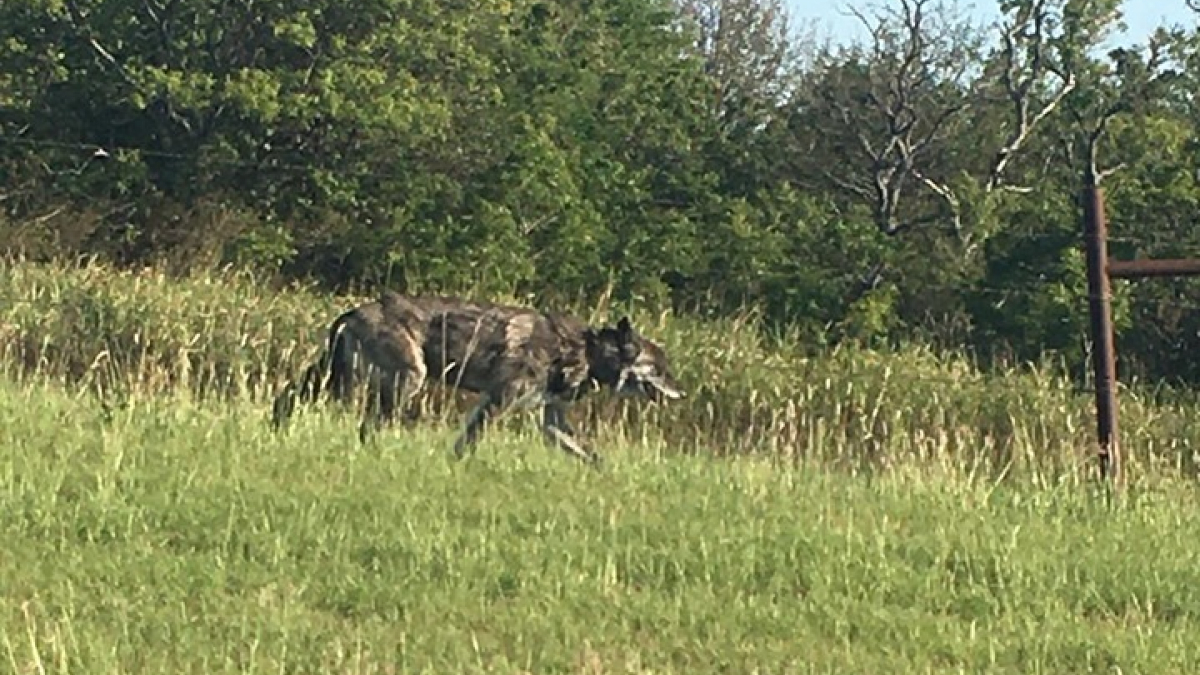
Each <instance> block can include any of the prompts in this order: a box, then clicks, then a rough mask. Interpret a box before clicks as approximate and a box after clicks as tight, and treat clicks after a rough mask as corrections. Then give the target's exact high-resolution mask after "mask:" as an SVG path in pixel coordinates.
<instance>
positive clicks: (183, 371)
mask: <svg viewBox="0 0 1200 675" xmlns="http://www.w3.org/2000/svg"><path fill="white" fill-rule="evenodd" d="M361 300H362V298H357V297H332V296H328V295H322V294H318V293H314V292H312V291H310V290H305V289H301V288H292V289H287V290H286V291H283V292H281V291H276V290H273V289H272V288H271V287H270V286H269V285H268V284H265V283H263V282H262V281H261V280H258V279H255V278H253V277H252V276H250V275H247V274H243V273H236V272H229V273H224V274H217V275H202V276H195V277H190V278H184V279H174V278H170V277H167V276H165V275H163V274H161V273H159V272H156V271H154V270H147V271H142V272H129V271H114V270H112V269H110V268H107V267H104V266H101V265H91V264H88V265H79V266H69V265H34V264H27V263H22V262H14V261H5V260H0V367H3V366H7V367H9V369H10V370H13V371H14V372H15V373H17V374H20V375H22V376H33V379H34V380H36V381H44V380H52V381H57V382H61V383H64V384H65V385H66V386H68V387H70V388H73V389H74V388H86V389H90V390H93V391H100V392H103V393H104V395H105V396H107V397H109V398H113V399H118V400H119V399H122V398H125V397H129V396H135V395H138V396H145V395H151V394H158V393H167V394H169V393H171V392H176V391H186V392H190V393H191V394H193V395H194V396H198V397H202V398H204V399H209V400H233V401H246V400H249V401H259V402H261V401H264V400H267V399H269V398H270V396H271V395H272V394H273V393H274V392H275V391H276V390H277V388H278V387H280V386H281V385H282V383H283V381H284V380H285V379H286V378H287V377H289V376H292V375H295V374H296V373H298V372H299V370H300V369H301V368H302V367H303V366H305V365H307V363H308V362H309V361H310V360H311V359H312V358H314V357H315V356H316V354H317V351H318V349H320V348H321V346H322V345H323V344H324V339H325V332H324V331H325V330H326V329H327V327H328V325H329V323H330V321H332V319H333V317H334V316H336V315H337V314H338V313H339V312H341V311H343V310H344V309H346V308H348V307H350V306H352V305H353V304H355V303H357V302H360V301H361ZM576 311H578V312H579V314H581V315H582V316H585V317H598V318H608V319H614V318H615V316H616V315H617V314H619V313H620V312H619V311H618V309H616V308H610V307H604V306H600V307H578V308H576ZM631 311H632V313H633V317H634V321H635V325H636V326H637V327H638V328H639V329H640V330H642V331H643V332H644V333H646V334H647V335H650V336H652V337H653V338H654V339H656V340H658V341H659V342H661V343H662V344H663V345H664V346H665V347H666V349H667V351H668V353H669V354H670V357H671V361H672V364H673V366H674V369H675V371H676V373H677V375H678V377H679V379H680V381H681V382H682V383H683V384H684V386H685V387H686V388H687V390H688V393H689V397H688V399H687V400H686V401H685V402H682V403H681V404H678V405H670V406H663V407H644V406H629V405H615V404H613V403H611V402H609V401H607V400H602V399H601V400H590V401H587V402H586V403H585V404H584V405H582V406H580V415H581V419H582V422H581V423H582V426H583V429H584V430H585V431H587V432H588V433H592V434H599V433H607V432H608V430H611V429H617V430H618V431H619V434H618V436H617V437H615V438H610V439H608V440H611V441H612V442H617V443H629V442H638V443H641V442H652V443H659V444H663V445H665V446H667V447H668V448H670V449H672V450H677V451H681V452H687V453H692V454H702V455H709V456H729V455H739V456H745V455H752V456H759V457H772V458H781V459H785V460H788V461H792V460H796V459H806V460H808V459H817V460H821V461H823V462H826V463H828V464H830V465H837V466H842V467H847V468H850V469H854V470H865V469H869V470H876V469H884V470H886V469H887V468H889V467H895V466H901V465H910V464H919V465H932V464H937V465H941V466H942V467H943V468H945V469H946V470H955V471H959V472H964V473H972V474H976V475H981V476H989V477H1000V476H1007V477H1017V478H1021V479H1023V480H1032V481H1036V482H1040V483H1044V484H1053V483H1055V482H1057V481H1059V480H1062V479H1064V478H1078V477H1079V476H1080V475H1081V474H1082V473H1083V472H1085V471H1087V472H1090V471H1092V470H1093V469H1092V465H1093V464H1094V455H1095V450H1094V447H1093V446H1094V438H1095V433H1094V426H1093V422H1092V420H1093V415H1094V413H1093V401H1092V395H1091V394H1090V393H1089V392H1088V391H1086V390H1082V389H1079V388H1077V387H1076V386H1075V385H1073V384H1072V383H1071V382H1069V381H1068V380H1067V379H1065V378H1063V377H1061V376H1058V375H1056V374H1055V373H1054V372H1053V371H1051V370H1050V369H1048V368H1044V367H1022V368H1014V369H1012V370H1010V371H1008V372H1000V373H990V374H989V373H983V372H980V371H979V370H978V369H977V368H975V367H974V366H973V365H972V363H971V361H970V360H969V359H967V358H965V357H964V356H963V355H960V354H941V353H934V352H933V351H931V350H929V349H925V348H920V347H909V348H905V349H901V350H897V351H879V350H871V349H863V348H856V347H846V348H843V349H840V350H838V351H835V352H832V353H825V354H818V355H811V354H808V353H807V352H806V350H805V349H804V345H803V344H801V343H799V341H798V340H796V339H795V338H786V339H778V340H770V341H768V340H767V339H765V338H764V336H763V332H762V331H761V330H760V328H759V325H758V323H757V322H756V321H755V319H754V314H753V313H751V312H747V313H746V314H745V315H744V316H740V317H734V318H730V319H724V320H711V321H709V320H700V319H697V318H694V317H689V316H679V315H675V314H671V313H662V312H654V311H651V310H650V309H649V308H633V309H632V310H631ZM1080 311H1085V308H1082V307H1081V308H1080ZM13 366H15V368H14V367H13ZM428 393H429V394H430V397H429V400H428V402H429V403H432V404H433V410H434V411H435V412H440V411H444V407H441V408H439V404H440V401H439V399H438V397H437V396H436V394H437V390H436V388H432V389H430V390H429V391H428ZM459 411H460V412H461V408H460V409H459ZM449 412H450V419H453V418H456V417H457V413H455V411H453V410H451V411H449ZM1120 414H1121V434H1122V447H1123V449H1124V451H1125V453H1126V454H1127V459H1128V467H1129V470H1130V473H1131V474H1133V475H1138V474H1143V473H1164V472H1167V473H1173V474H1176V475H1187V476H1195V475H1196V474H1197V458H1200V425H1197V424H1195V422H1194V421H1195V419H1196V417H1197V415H1198V414H1200V405H1197V404H1196V403H1194V402H1191V403H1189V402H1186V401H1182V400H1174V401H1170V402H1165V401H1162V400H1159V397H1157V396H1151V395H1150V394H1149V393H1147V392H1146V391H1145V390H1144V389H1143V388H1140V387H1131V388H1129V389H1122V391H1121V399H1120Z"/></svg>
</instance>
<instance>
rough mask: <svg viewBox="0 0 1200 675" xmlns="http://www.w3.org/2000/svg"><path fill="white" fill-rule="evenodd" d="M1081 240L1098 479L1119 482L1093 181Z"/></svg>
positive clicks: (1113, 373) (1100, 197) (1107, 297)
mask: <svg viewBox="0 0 1200 675" xmlns="http://www.w3.org/2000/svg"><path fill="white" fill-rule="evenodd" d="M1083 236H1084V242H1085V245H1086V248H1087V285H1088V306H1089V310H1090V314H1091V319H1092V321H1091V324H1092V368H1093V370H1094V371H1095V376H1096V440H1097V442H1098V443H1099V456H1098V459H1099V460H1100V479H1101V480H1104V479H1110V480H1111V481H1112V482H1113V484H1119V483H1120V480H1121V452H1120V445H1119V443H1118V435H1117V390H1116V386H1117V357H1116V351H1115V345H1114V337H1113V321H1112V302H1111V297H1112V293H1111V284H1110V281H1109V275H1108V224H1107V223H1106V222H1105V216H1104V193H1103V191H1102V190H1101V188H1100V187H1099V186H1097V185H1096V184H1095V183H1094V181H1088V182H1087V184H1086V185H1085V187H1084V189H1083Z"/></svg>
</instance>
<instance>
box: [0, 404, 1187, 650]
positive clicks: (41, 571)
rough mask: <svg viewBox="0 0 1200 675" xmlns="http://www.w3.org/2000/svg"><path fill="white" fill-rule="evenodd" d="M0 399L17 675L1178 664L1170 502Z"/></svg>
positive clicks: (6, 624) (1, 481) (9, 638)
mask: <svg viewBox="0 0 1200 675" xmlns="http://www.w3.org/2000/svg"><path fill="white" fill-rule="evenodd" d="M265 417H266V407H265V405H264V404H256V403H250V402H240V403H233V404H217V403H207V404H204V403H197V402H195V401H193V400H191V399H190V398H188V397H183V396H181V397H176V398H167V397H161V398H149V399H146V398H141V397H132V398H130V399H129V400H127V401H126V402H125V404H124V405H123V406H120V407H115V408H114V407H109V406H104V405H101V404H100V403H99V402H98V401H97V400H95V399H94V398H93V397H91V396H90V395H87V394H67V393H65V392H63V391H62V390H60V389H58V388H57V387H54V386H52V385H42V384H37V385H28V386H16V385H13V384H10V383H7V382H0V447H2V448H3V452H2V453H0V537H2V538H3V541H4V547H3V553H2V554H0V606H3V607H4V608H5V609H4V611H3V613H0V637H2V638H3V645H2V646H3V649H4V652H3V661H2V663H3V664H4V669H5V670H8V669H11V671H12V672H20V673H26V672H29V673H35V672H47V673H66V672H76V673H83V672H86V673H147V672H172V673H248V672H339V673H390V672H430V673H433V672H437V673H446V672H454V673H460V672H505V673H521V672H531V673H550V672H564V673H616V672H621V673H625V672H636V673H650V672H654V673H709V672H712V673H715V672H737V673H750V672H772V673H785V672H797V673H799V672H828V673H872V674H874V673H880V672H922V673H924V672H946V673H951V672H1012V673H1030V672H1054V673H1061V672H1118V669H1119V672H1130V673H1132V672H1143V673H1189V672H1196V669H1197V668H1198V667H1200V652H1198V651H1197V650H1196V649H1195V644H1197V641H1198V640H1200V572H1198V570H1200V560H1197V558H1198V554H1197V549H1196V547H1195V545H1194V542H1195V541H1196V540H1197V538H1198V537H1200V515H1197V514H1200V508H1198V507H1200V504H1197V500H1196V496H1195V494H1194V492H1193V490H1192V489H1191V488H1190V487H1184V486H1182V485H1179V484H1176V482H1175V481H1173V480H1166V479H1163V480H1155V481H1153V482H1150V481H1142V482H1141V483H1139V484H1136V485H1135V486H1134V487H1133V488H1132V490H1131V491H1130V493H1129V494H1128V495H1127V496H1126V498H1125V499H1124V501H1121V502H1119V503H1117V504H1115V505H1111V506H1110V505H1108V504H1107V502H1106V500H1105V499H1104V498H1103V497H1102V496H1100V495H1098V494H1097V493H1096V492H1095V490H1093V489H1090V488H1089V487H1088V486H1086V485H1079V484H1075V483H1073V482H1062V483H1060V484H1057V485H1052V484H1047V485H1041V486H1036V485H1032V484H1028V483H1016V482H1005V483H1001V484H997V483H991V482H988V481H984V480H969V479H968V477H966V476H964V475H962V474H960V473H957V472H954V471H947V470H944V469H942V468H939V467H937V466H930V467H918V466H915V465H913V466H905V467H899V468H896V469H894V470H892V471H891V472H888V473H887V474H886V475H878V476H875V477H873V478H870V479H865V478H863V477H855V476H851V475H848V474H846V473H844V472H828V471H824V470H822V469H820V467H819V466H818V465H816V464H805V465H801V466H797V467H787V466H780V465H779V464H778V463H773V462H769V461H765V460H763V459H757V458H749V457H743V458H729V459H726V460H722V461H713V460H712V459H711V458H707V457H696V456H685V455H680V454H678V453H674V452H664V448H663V447H662V446H661V444H658V443H656V442H650V443H648V444H642V443H627V444H622V445H610V444H602V445H601V447H600V450H601V452H603V453H604V454H605V456H606V458H607V459H608V462H607V464H606V468H605V469H604V470H603V471H595V470H592V469H589V468H586V467H584V466H583V465H581V464H580V463H578V462H576V461H574V460H572V459H571V458H568V457H567V456H565V455H563V454H561V453H559V452H557V451H555V450H552V449H550V448H547V447H545V446H543V445H541V444H540V443H538V442H537V441H536V440H535V436H534V435H533V432H534V429H533V428H532V427H531V426H528V425H526V426H520V425H518V427H517V429H516V430H515V431H512V432H507V433H497V434H495V435H493V436H490V437H488V438H487V440H486V441H485V442H484V444H483V445H482V446H481V447H480V448H479V450H478V452H477V453H476V454H475V455H474V456H473V457H471V458H469V459H468V460H466V461H463V462H456V461H453V460H452V459H450V455H449V452H448V450H449V443H450V440H451V438H452V435H451V434H452V432H453V431H454V429H453V428H448V427H446V426H445V425H442V424H440V423H435V422H431V423H422V424H418V425H417V426H415V427H414V428H412V429H408V430H404V429H397V430H393V431H389V432H386V433H385V434H383V436H382V437H381V439H380V443H379V444H378V445H377V446H374V447H365V448H364V447H361V446H359V445H358V444H357V440H356V437H355V433H354V426H355V425H354V420H353V418H349V417H339V416H337V415H336V414H334V413H332V412H330V411H318V412H313V413H311V414H308V415H304V416H301V417H299V418H297V421H296V424H295V426H294V427H293V428H292V429H291V430H290V431H289V432H288V433H286V434H283V435H278V436H277V435H273V434H271V433H270V432H269V431H268V428H267V425H266V421H265Z"/></svg>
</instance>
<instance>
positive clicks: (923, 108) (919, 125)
mask: <svg viewBox="0 0 1200 675" xmlns="http://www.w3.org/2000/svg"><path fill="white" fill-rule="evenodd" d="M1062 2H1063V0H1030V1H1029V2H1026V3H1023V4H1020V5H1018V6H1016V7H1015V8H1014V9H1012V10H1011V11H1010V12H1009V13H1008V15H1007V16H1006V17H1005V18H1004V19H1003V20H1002V21H1001V22H1000V23H999V24H998V25H997V26H996V28H997V30H998V32H999V34H1000V35H999V38H1000V39H999V40H998V41H997V42H998V46H997V47H996V51H995V52H993V53H991V54H984V53H983V48H982V45H983V42H982V40H981V39H980V35H981V31H980V30H979V29H978V27H975V26H972V25H970V24H969V23H968V22H966V21H957V20H953V19H951V18H949V17H952V16H954V15H955V12H954V10H953V8H951V7H947V6H946V5H944V4H942V3H941V2H940V1H938V0H899V2H898V3H896V5H895V6H893V7H889V8H886V9H882V10H878V11H877V12H875V13H874V14H873V15H870V16H868V15H867V14H866V13H864V12H861V11H857V10H856V11H854V12H853V14H854V15H855V16H856V17H857V18H858V19H859V21H860V22H861V23H862V25H863V26H864V27H865V28H866V29H867V31H868V35H869V37H868V40H867V43H866V45H865V46H864V47H861V48H858V49H857V51H850V52H843V53H836V54H832V53H831V54H828V55H827V57H826V62H825V64H824V65H825V72H826V73H831V72H838V71H839V69H840V71H841V76H840V77H834V78H832V79H827V80H826V81H825V82H824V83H823V86H822V87H820V88H819V94H818V97H817V98H818V101H819V103H820V105H821V107H823V108H825V110H826V115H828V116H832V118H833V119H834V120H837V121H838V122H839V123H840V126H842V129H841V130H840V133H842V134H843V135H844V136H848V138H847V139H846V141H847V142H846V143H845V145H846V147H845V148H844V150H845V152H847V153H850V155H851V157H858V158H860V161H859V162H858V163H854V164H852V166H863V167H865V169H860V170H857V171H846V170H845V169H844V167H830V168H829V169H827V170H826V171H825V179H826V180H827V181H829V182H830V183H831V184H832V185H834V186H836V187H837V188H839V189H840V190H842V191H844V192H846V193H848V194H851V195H853V196H855V197H856V198H858V199H861V200H862V201H863V202H865V203H867V204H869V205H870V206H871V207H872V211H873V213H874V219H875V222H876V224H877V225H878V227H879V228H880V230H881V231H883V232H884V233H886V234H888V235H896V234H899V233H901V232H904V231H906V230H909V229H911V228H913V227H916V226H919V225H922V224H926V223H932V222H947V223H949V225H950V227H951V229H952V230H953V232H954V233H956V234H958V235H959V236H963V229H964V228H963V223H962V218H963V208H962V205H961V203H960V195H959V192H958V190H957V189H956V188H955V185H954V184H953V181H952V180H950V178H949V177H948V176H947V174H946V172H945V171H944V170H942V168H941V167H942V165H943V164H945V162H942V161H940V160H941V157H942V155H944V153H946V152H947V151H948V150H949V149H950V148H951V146H952V145H953V144H954V143H955V142H959V138H958V137H960V136H961V135H962V134H963V133H964V132H965V131H967V130H968V129H969V128H970V126H971V125H972V124H974V120H975V118H976V117H978V116H979V115H981V114H983V112H984V111H987V110H995V109H996V106H997V105H998V104H999V105H1001V106H1002V107H1003V109H1005V110H1007V112H1006V113H1004V115H1003V126H1002V130H1003V131H1002V137H1000V138H998V139H997V147H995V148H994V149H992V150H990V151H989V150H988V149H987V148H983V149H981V153H982V155H981V156H984V157H990V158H991V159H990V161H987V162H984V164H985V166H982V168H981V169H978V170H979V171H981V172H982V174H981V175H976V176H974V178H976V179H977V180H978V183H979V187H980V189H981V190H982V191H983V192H984V193H990V192H993V191H996V190H999V189H1005V190H1015V191H1021V190H1024V189H1025V188H1023V187H1021V186H1017V185H1012V184H1009V183H1008V182H1006V180H1005V177H1006V174H1007V173H1008V172H1009V170H1010V169H1011V167H1012V164H1013V162H1014V160H1015V159H1016V158H1017V157H1018V156H1019V155H1020V154H1021V152H1022V151H1023V150H1024V149H1025V148H1026V146H1027V144H1028V142H1029V140H1030V138H1031V137H1032V136H1033V134H1034V132H1035V131H1036V129H1037V128H1038V127H1039V126H1041V125H1042V124H1044V123H1045V121H1046V120H1047V119H1048V118H1049V117H1051V116H1052V115H1053V114H1055V112H1056V111H1058V110H1059V108H1060V107H1061V104H1062V101H1063V100H1064V98H1065V97H1066V96H1067V95H1068V94H1069V93H1070V92H1072V91H1073V90H1074V89H1075V88H1076V86H1077V77H1076V76H1075V74H1074V73H1073V72H1072V71H1070V70H1068V69H1066V68H1064V67H1062V64H1061V60H1060V59H1059V58H1058V55H1057V52H1056V49H1057V47H1056V45H1058V44H1059V42H1058V41H1057V38H1058V37H1059V36H1058V35H1057V34H1054V31H1053V30H1052V26H1055V25H1057V24H1056V22H1053V21H1052V20H1051V19H1052V17H1054V16H1055V15H1056V14H1058V13H1061V11H1062V8H1061V7H1060V6H1059V5H1061V4H1062ZM1055 30H1057V29H1055ZM848 66H854V67H852V68H848ZM847 164H850V162H847ZM910 204H911V205H910Z"/></svg>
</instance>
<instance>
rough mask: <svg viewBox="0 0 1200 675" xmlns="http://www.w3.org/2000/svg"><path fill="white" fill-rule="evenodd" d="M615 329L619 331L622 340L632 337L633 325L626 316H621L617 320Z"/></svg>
mask: <svg viewBox="0 0 1200 675" xmlns="http://www.w3.org/2000/svg"><path fill="white" fill-rule="evenodd" d="M617 331H618V332H619V333H620V335H621V340H622V341H629V340H632V339H633V326H632V325H631V324H630V323H629V317H628V316H623V317H621V320H620V321H618V322H617Z"/></svg>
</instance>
